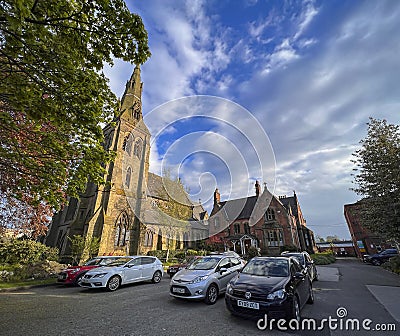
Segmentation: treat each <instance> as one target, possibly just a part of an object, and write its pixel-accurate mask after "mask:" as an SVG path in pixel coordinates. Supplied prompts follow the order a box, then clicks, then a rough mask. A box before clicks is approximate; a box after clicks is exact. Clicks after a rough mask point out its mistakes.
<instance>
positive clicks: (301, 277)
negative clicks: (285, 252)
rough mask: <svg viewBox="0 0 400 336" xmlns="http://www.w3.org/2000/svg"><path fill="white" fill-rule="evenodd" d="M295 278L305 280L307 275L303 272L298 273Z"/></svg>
mask: <svg viewBox="0 0 400 336" xmlns="http://www.w3.org/2000/svg"><path fill="white" fill-rule="evenodd" d="M293 277H294V278H295V279H304V277H305V275H304V274H303V273H301V272H296V273H295V274H294V276H293Z"/></svg>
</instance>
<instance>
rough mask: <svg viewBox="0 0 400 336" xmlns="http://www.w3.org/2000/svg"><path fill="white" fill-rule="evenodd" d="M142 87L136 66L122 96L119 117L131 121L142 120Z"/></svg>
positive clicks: (137, 66) (138, 69)
mask: <svg viewBox="0 0 400 336" xmlns="http://www.w3.org/2000/svg"><path fill="white" fill-rule="evenodd" d="M142 87H143V83H142V82H141V78H140V67H139V65H136V66H135V69H134V70H133V73H132V76H131V78H130V79H129V81H128V82H127V83H126V86H125V92H124V95H123V96H122V101H121V116H124V117H127V118H128V119H132V120H140V119H142Z"/></svg>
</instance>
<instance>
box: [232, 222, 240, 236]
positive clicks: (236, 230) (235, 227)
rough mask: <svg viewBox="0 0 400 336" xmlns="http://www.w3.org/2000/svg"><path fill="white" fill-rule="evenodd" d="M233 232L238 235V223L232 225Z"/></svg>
mask: <svg viewBox="0 0 400 336" xmlns="http://www.w3.org/2000/svg"><path fill="white" fill-rule="evenodd" d="M233 230H234V233H235V234H240V223H235V224H233Z"/></svg>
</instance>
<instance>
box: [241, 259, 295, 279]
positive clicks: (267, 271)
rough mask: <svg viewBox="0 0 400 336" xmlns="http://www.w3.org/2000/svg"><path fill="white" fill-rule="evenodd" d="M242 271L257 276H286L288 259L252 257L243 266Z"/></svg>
mask: <svg viewBox="0 0 400 336" xmlns="http://www.w3.org/2000/svg"><path fill="white" fill-rule="evenodd" d="M242 273H244V274H250V275H258V276H270V277H286V276H288V274H289V264H288V260H284V259H261V260H260V259H253V260H250V261H249V262H248V263H247V264H246V266H245V267H244V268H243V270H242Z"/></svg>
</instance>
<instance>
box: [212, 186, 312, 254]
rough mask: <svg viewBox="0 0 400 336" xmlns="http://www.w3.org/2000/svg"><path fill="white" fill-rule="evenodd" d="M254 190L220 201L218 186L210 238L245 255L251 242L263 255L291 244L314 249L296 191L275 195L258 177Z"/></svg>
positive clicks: (277, 251)
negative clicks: (291, 194)
mask: <svg viewBox="0 0 400 336" xmlns="http://www.w3.org/2000/svg"><path fill="white" fill-rule="evenodd" d="M255 190H256V194H255V196H250V197H245V198H239V199H232V200H228V201H221V199H220V198H221V196H220V193H219V190H218V189H216V190H215V192H214V205H213V209H212V211H211V215H210V219H209V231H210V239H209V242H210V243H217V244H223V245H224V248H225V249H230V250H234V251H236V252H238V253H239V254H242V255H245V254H246V253H247V251H248V249H249V247H250V246H253V247H256V248H258V249H259V250H260V253H261V254H262V255H279V254H280V253H281V252H282V250H283V249H285V248H288V247H293V248H295V249H297V250H307V251H309V252H310V253H314V251H315V250H316V247H315V241H314V235H313V233H312V231H311V230H309V229H308V228H307V227H306V222H305V220H304V218H303V216H302V212H301V208H300V205H299V202H298V199H297V196H296V194H295V193H294V196H293V197H286V196H282V197H276V196H274V195H272V193H271V192H270V191H269V190H268V189H267V188H266V187H265V188H264V191H263V192H262V193H261V188H260V185H259V183H258V181H257V182H256V184H255Z"/></svg>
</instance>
